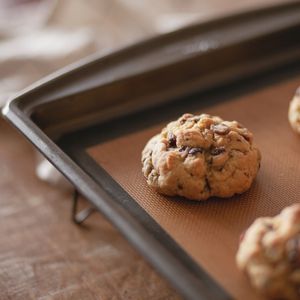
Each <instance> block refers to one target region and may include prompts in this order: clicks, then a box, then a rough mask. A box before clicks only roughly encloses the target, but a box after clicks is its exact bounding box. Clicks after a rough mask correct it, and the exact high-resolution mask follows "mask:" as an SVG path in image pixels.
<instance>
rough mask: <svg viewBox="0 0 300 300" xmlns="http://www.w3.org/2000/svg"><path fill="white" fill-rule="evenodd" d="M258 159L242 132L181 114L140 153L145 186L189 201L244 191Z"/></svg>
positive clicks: (205, 117)
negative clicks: (147, 185) (145, 180)
mask: <svg viewBox="0 0 300 300" xmlns="http://www.w3.org/2000/svg"><path fill="white" fill-rule="evenodd" d="M260 160H261V156H260V152H259V150H258V149H257V147H256V146H255V145H254V144H253V136H252V133H251V132H250V131H249V130H248V129H246V128H245V127H243V126H242V125H241V124H239V123H238V122H236V121H232V122H229V121H223V120H222V119H221V118H219V117H216V116H210V115H207V114H201V115H192V114H184V115H183V116H181V117H180V118H179V119H178V120H176V121H173V122H170V123H169V124H167V126H166V127H165V128H163V129H162V131H161V133H159V134H158V135H156V136H154V137H153V138H152V139H150V141H149V142H148V143H147V144H146V146H145V148H144V150H143V152H142V164H143V173H144V175H145V177H146V178H147V183H148V184H149V186H151V187H153V188H154V189H155V190H157V191H158V192H159V193H161V194H164V195H168V196H175V195H178V196H183V197H185V198H188V199H191V200H206V199H208V198H209V197H212V196H217V197H231V196H233V195H234V194H240V193H243V192H245V191H246V190H248V189H249V187H250V186H251V184H252V182H253V180H254V178H255V176H256V174H257V171H258V169H259V166H260Z"/></svg>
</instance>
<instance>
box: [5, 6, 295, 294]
mask: <svg viewBox="0 0 300 300" xmlns="http://www.w3.org/2000/svg"><path fill="white" fill-rule="evenodd" d="M299 32H300V4H299V3H291V4H288V5H284V6H278V7H274V8H269V9H265V10H260V11H254V12H249V13H244V14H240V15H237V16H233V17H226V18H223V19H220V20H216V21H212V22H209V23H205V24H200V25H194V26H191V27H188V28H186V29H182V30H180V31H178V32H174V33H170V34H167V35H164V36H161V37H158V38H154V39H151V40H149V41H145V42H142V43H140V44H138V45H134V46H131V47H129V48H126V49H122V50H120V51H118V52H116V53H113V54H110V55H108V56H106V57H102V58H92V59H90V60H89V61H85V62H83V63H80V64H79V65H77V66H74V67H72V68H70V69H67V70H63V71H62V72H60V73H59V74H56V75H53V76H51V77H50V78H48V79H46V80H44V81H42V82H40V83H38V84H36V85H35V86H32V87H30V88H29V89H28V90H27V91H25V92H23V93H20V95H18V96H16V97H15V99H13V100H12V102H10V104H9V105H8V106H6V107H5V108H4V111H3V112H4V115H5V116H6V118H7V119H8V120H9V121H10V122H12V123H13V124H14V125H15V126H16V127H17V128H18V129H19V130H21V132H23V134H24V135H25V136H26V137H27V138H28V139H29V140H30V141H31V142H32V143H33V144H34V145H35V146H36V147H37V148H38V149H39V150H40V151H41V152H42V153H43V154H44V155H45V156H46V157H47V158H48V159H49V160H50V161H51V162H52V163H53V164H54V165H55V166H57V168H58V169H60V170H61V171H62V172H63V173H64V174H65V175H66V177H67V178H69V179H70V181H71V182H72V183H73V184H74V185H75V186H76V188H77V189H78V190H79V192H80V193H81V194H83V195H84V196H85V197H86V198H87V199H88V200H89V201H90V202H91V203H92V205H93V206H95V207H96V208H97V209H98V210H99V211H101V212H102V213H103V214H104V215H105V216H106V217H107V218H108V219H109V220H111V221H112V223H114V224H115V226H116V227H117V228H118V229H119V230H120V231H121V232H122V233H123V234H124V235H125V236H126V237H127V238H128V240H129V241H130V242H131V243H132V244H133V245H134V246H135V247H136V248H137V249H138V250H139V251H140V252H141V253H142V254H143V255H144V256H145V257H146V258H147V259H148V260H149V261H150V262H151V263H152V264H153V265H154V266H155V267H156V268H157V269H158V270H159V271H160V272H161V273H162V274H163V275H164V276H166V277H167V278H168V279H169V280H170V282H171V283H172V284H173V286H174V287H176V288H177V289H178V291H179V292H181V294H182V295H183V296H184V297H186V298H187V299H229V298H231V297H234V298H238V299H253V297H258V296H257V295H255V294H253V293H254V291H253V290H252V289H251V288H250V287H249V286H248V283H247V282H246V280H245V278H243V277H242V275H241V274H240V273H239V272H237V270H236V269H235V267H234V261H233V260H234V253H235V251H236V248H237V242H238V235H239V234H240V232H241V230H243V229H244V228H245V227H246V226H247V225H249V223H250V222H251V221H252V220H253V219H254V218H255V217H256V216H258V215H264V214H274V213H276V212H278V211H279V209H280V208H282V207H283V206H284V205H285V204H287V203H290V202H293V201H294V202H295V201H296V200H297V199H296V198H295V197H296V195H297V194H298V193H299V190H298V189H297V185H296V184H295V180H296V179H295V178H297V176H296V172H297V170H296V167H295V166H296V165H297V164H298V165H299V160H297V156H296V149H297V147H298V146H299V139H297V137H296V136H295V135H293V134H292V132H291V130H290V129H289V127H288V124H287V118H286V110H287V105H288V101H289V100H290V98H291V97H292V95H293V93H294V91H295V88H296V86H297V84H298V81H299V79H300V35H299ZM204 46H205V47H204ZM187 111H189V112H204V111H205V112H209V113H213V114H219V115H221V116H222V117H224V118H225V119H238V120H239V121H241V122H243V123H244V124H245V125H246V126H247V127H249V128H250V129H251V130H252V131H254V133H255V136H256V140H257V143H258V144H259V146H260V148H261V149H262V152H263V167H262V170H261V171H260V173H259V176H258V178H257V181H256V183H255V185H254V186H253V187H252V189H251V190H250V191H249V192H247V193H246V194H244V195H242V196H239V197H234V198H232V199H227V200H218V199H213V200H210V201H208V202H206V203H194V202H193V203H191V202H189V201H185V200H182V199H180V200H179V199H175V200H170V199H166V198H164V197H161V196H158V195H157V194H156V193H155V192H153V191H151V190H150V189H149V188H148V187H147V186H145V180H144V179H143V178H142V175H141V171H140V151H141V148H142V146H143V145H144V143H145V142H146V140H147V139H148V138H149V137H150V136H151V135H152V134H153V133H156V132H157V131H159V129H160V128H161V126H163V124H165V123H166V122H167V121H169V120H171V119H172V118H176V117H178V116H179V115H180V114H181V113H183V112H187ZM275 132H276V133H275ZM279 140H280V141H284V142H281V143H279V144H276V143H277V142H278V141H279ZM274 144H276V145H275V146H274ZM265 153H267V154H265ZM283 154H284V156H283ZM282 157H284V159H283V158H282ZM279 160H280V161H281V163H278V161H279ZM287 170H288V172H287ZM272 183H273V185H275V186H272ZM283 187H284V188H283ZM275 191H276V193H275ZM274 193H275V194H274ZM286 195H288V197H286ZM284 196H285V198H283V199H285V201H282V202H281V197H284ZM266 203H268V204H270V205H269V206H268V205H266ZM189 220H190V221H191V222H190V223H189V222H187V221H189ZM177 226H178V228H180V230H179V229H177ZM175 228H176V230H175ZM198 228H199V229H198ZM197 234H199V235H197ZM220 234H221V236H220ZM189 237H190V238H189ZM196 237H197V238H196ZM220 241H222V243H220ZM254 295H255V296H254ZM251 297H252V298H251Z"/></svg>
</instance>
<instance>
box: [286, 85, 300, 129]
mask: <svg viewBox="0 0 300 300" xmlns="http://www.w3.org/2000/svg"><path fill="white" fill-rule="evenodd" d="M288 116H289V121H290V124H291V126H292V128H293V129H294V130H295V131H296V132H297V133H299V134H300V87H299V88H298V89H297V91H296V94H295V96H294V98H293V99H292V101H291V103H290V107H289V114H288Z"/></svg>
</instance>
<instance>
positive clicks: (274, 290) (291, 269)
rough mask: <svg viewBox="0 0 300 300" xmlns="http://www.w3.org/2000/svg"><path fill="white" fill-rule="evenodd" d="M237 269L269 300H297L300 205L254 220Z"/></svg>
mask: <svg viewBox="0 0 300 300" xmlns="http://www.w3.org/2000/svg"><path fill="white" fill-rule="evenodd" d="M236 260H237V264H238V267H239V268H240V269H241V270H243V271H244V272H245V273H246V274H247V275H248V277H249V279H250V281H251V283H252V285H253V286H254V287H255V288H256V289H257V290H258V291H260V292H261V293H262V294H263V295H265V296H267V297H268V298H271V299H291V300H293V299H300V204H295V205H292V206H290V207H287V208H285V209H284V210H282V212H281V213H280V214H279V215H277V216H275V217H274V218H259V219H257V220H256V221H255V222H254V223H253V224H252V225H251V226H250V227H249V229H248V230H247V231H246V233H245V234H244V236H243V238H242V240H241V243H240V247H239V250H238V253H237V257H236Z"/></svg>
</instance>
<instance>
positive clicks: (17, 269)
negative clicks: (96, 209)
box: [0, 119, 179, 300]
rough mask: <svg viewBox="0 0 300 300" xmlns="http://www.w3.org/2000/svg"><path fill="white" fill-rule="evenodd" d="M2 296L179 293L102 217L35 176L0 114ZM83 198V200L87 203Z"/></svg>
mask: <svg viewBox="0 0 300 300" xmlns="http://www.w3.org/2000/svg"><path fill="white" fill-rule="evenodd" d="M0 140H1V147H0V168H1V169H0V170H1V171H0V222H1V226H0V299H1V300H6V299H7V300H8V299H10V300H19V299H26V300H27V299H40V300H48V299H83V300H89V299H101V300H102V299H103V300H105V299H170V300H171V299H172V300H173V299H179V296H178V295H177V294H176V293H175V292H174V291H173V290H172V289H171V288H170V287H169V286H168V285H167V283H166V282H165V281H164V280H163V279H162V278H161V277H160V276H159V275H158V274H157V273H156V272H155V271H154V270H153V269H152V267H150V266H149V265H148V264H147V263H146V262H145V261H144V259H143V258H142V257H141V256H140V255H139V254H137V253H136V251H135V250H133V248H132V247H131V246H130V245H129V244H128V243H127V241H126V240H124V238H123V237H122V236H120V234H119V233H118V232H117V231H116V230H115V229H114V228H113V227H112V226H111V225H110V224H109V223H108V222H107V221H106V220H105V219H104V218H103V217H102V216H101V215H100V214H95V215H93V216H91V217H90V219H88V220H87V221H86V223H85V225H84V226H77V225H75V224H73V223H72V221H71V220H70V212H71V195H69V194H64V193H62V192H60V191H59V190H56V189H55V188H52V187H49V186H48V185H46V184H44V183H42V182H40V181H39V180H38V179H37V178H36V177H35V173H34V168H35V164H36V153H35V150H34V149H33V147H32V146H31V145H30V144H29V143H28V142H27V141H26V140H25V139H24V138H23V137H22V136H21V135H19V134H18V133H17V132H16V131H15V129H13V128H11V127H10V126H9V125H7V124H6V123H5V122H4V121H3V120H2V119H0ZM83 202H84V201H83V200H81V204H83V205H84V203H83Z"/></svg>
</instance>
